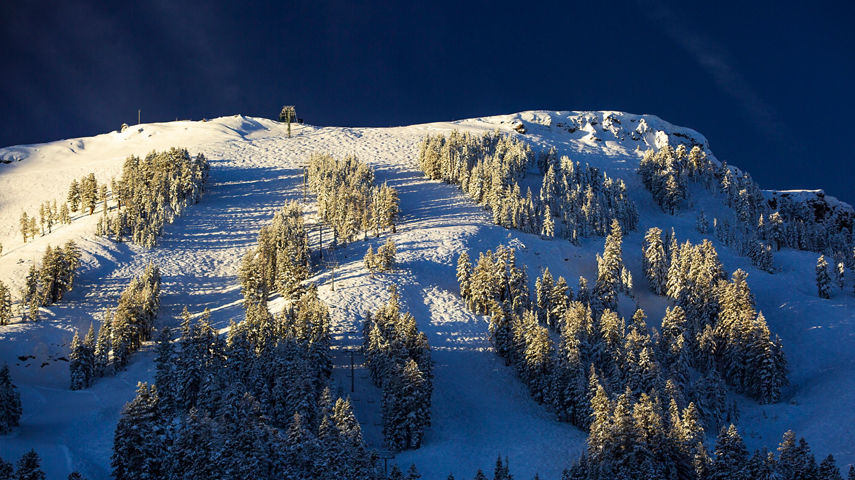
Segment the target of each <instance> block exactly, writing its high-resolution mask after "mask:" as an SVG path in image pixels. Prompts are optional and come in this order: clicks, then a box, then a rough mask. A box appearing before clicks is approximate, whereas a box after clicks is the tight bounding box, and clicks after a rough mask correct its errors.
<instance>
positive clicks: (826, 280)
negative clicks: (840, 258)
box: [816, 255, 831, 298]
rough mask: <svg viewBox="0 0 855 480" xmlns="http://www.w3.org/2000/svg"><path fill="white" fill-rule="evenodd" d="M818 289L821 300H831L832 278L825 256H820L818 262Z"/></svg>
mask: <svg viewBox="0 0 855 480" xmlns="http://www.w3.org/2000/svg"><path fill="white" fill-rule="evenodd" d="M816 289H817V292H818V295H819V298H831V276H830V275H829V274H828V262H826V261H825V255H820V256H819V259H817V261H816Z"/></svg>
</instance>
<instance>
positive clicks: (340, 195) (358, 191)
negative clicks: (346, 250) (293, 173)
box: [305, 154, 399, 244]
mask: <svg viewBox="0 0 855 480" xmlns="http://www.w3.org/2000/svg"><path fill="white" fill-rule="evenodd" d="M305 181H306V182H307V183H308V188H309V189H311V191H312V192H313V193H314V194H315V195H316V196H317V199H318V214H319V215H320V216H321V218H322V219H323V220H324V221H325V222H326V223H327V224H329V225H330V226H331V227H332V230H333V244H336V243H338V242H351V241H353V240H354V238H355V237H356V236H357V235H358V234H359V233H360V232H364V234H365V235H368V232H369V231H370V230H373V232H374V235H375V236H376V235H379V234H380V232H381V231H385V230H386V229H389V228H391V230H392V232H394V231H395V224H396V222H397V219H398V214H399V206H398V204H399V201H398V191H397V190H395V189H394V188H392V187H389V186H388V185H386V183H383V185H379V186H378V185H375V180H374V172H373V171H372V170H371V167H369V166H368V165H367V164H365V163H364V162H361V161H360V160H359V159H358V158H356V156H354V155H349V156H347V157H345V158H344V160H338V159H336V158H334V157H332V156H331V155H326V154H313V155H312V156H311V158H310V159H309V164H308V166H307V168H306V179H305Z"/></svg>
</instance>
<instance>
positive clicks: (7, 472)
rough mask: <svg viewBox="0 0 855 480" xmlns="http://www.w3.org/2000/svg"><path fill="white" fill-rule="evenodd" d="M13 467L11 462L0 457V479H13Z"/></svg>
mask: <svg viewBox="0 0 855 480" xmlns="http://www.w3.org/2000/svg"><path fill="white" fill-rule="evenodd" d="M14 474H15V468H14V467H13V466H12V464H11V463H9V462H7V461H5V460H3V459H2V458H0V480H13V478H14Z"/></svg>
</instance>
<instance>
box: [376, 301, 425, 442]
mask: <svg viewBox="0 0 855 480" xmlns="http://www.w3.org/2000/svg"><path fill="white" fill-rule="evenodd" d="M391 293H392V298H391V299H390V300H389V302H388V303H386V304H384V305H383V306H381V307H380V309H379V310H377V312H376V313H375V314H374V315H370V314H369V315H367V316H366V319H365V323H364V324H363V327H362V329H363V347H362V348H363V351H364V352H365V360H366V363H367V365H368V369H369V371H370V372H371V379H372V381H373V382H374V384H375V385H376V386H378V387H380V388H382V390H383V437H384V439H385V442H386V445H387V446H388V447H389V448H390V449H391V450H393V451H400V450H405V449H409V448H419V447H420V446H421V442H422V438H423V437H424V432H425V429H426V428H427V427H428V426H430V418H431V413H430V408H431V395H432V391H433V387H432V383H433V382H432V378H433V374H432V365H431V357H430V346H429V345H428V341H427V337H426V336H425V334H424V333H422V332H420V331H419V330H418V328H417V326H416V319H415V318H413V316H412V315H410V314H409V313H403V314H402V313H401V311H400V304H399V297H398V293H397V290H396V289H395V287H394V286H393V287H392V288H391Z"/></svg>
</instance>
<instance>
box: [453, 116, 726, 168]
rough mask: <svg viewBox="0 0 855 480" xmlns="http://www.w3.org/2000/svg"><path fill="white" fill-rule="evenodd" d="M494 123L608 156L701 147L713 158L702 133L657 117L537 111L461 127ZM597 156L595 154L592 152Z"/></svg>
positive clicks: (483, 119) (464, 122) (490, 118)
mask: <svg viewBox="0 0 855 480" xmlns="http://www.w3.org/2000/svg"><path fill="white" fill-rule="evenodd" d="M478 122H484V123H493V124H496V126H497V127H499V126H504V125H513V124H522V125H523V126H524V127H525V129H526V132H527V133H528V134H530V135H533V136H540V137H551V138H561V140H563V141H565V142H572V143H578V144H582V145H585V146H587V147H589V148H590V147H594V149H599V150H601V153H603V154H606V155H625V154H628V153H629V154H632V153H635V152H643V151H644V150H647V149H651V148H652V149H654V150H659V149H660V148H663V147H664V146H666V145H670V146H671V147H673V148H676V147H677V146H679V145H685V146H686V147H687V148H689V149H691V147H693V146H695V145H697V146H700V147H701V148H702V149H703V150H704V153H706V154H707V156H708V157H710V156H712V151H711V150H710V148H709V142H708V141H707V139H706V138H705V137H704V136H703V135H701V134H700V133H698V132H696V131H694V130H692V129H690V128H685V127H679V126H676V125H672V124H671V123H668V122H666V121H664V120H662V119H661V118H659V117H657V116H656V115H637V114H632V113H625V112H615V111H598V112H585V111H546V110H533V111H527V112H520V113H516V114H511V115H499V116H494V117H483V118H480V119H472V120H463V121H461V122H460V123H461V124H464V125H467V124H472V123H478ZM591 153H594V152H591Z"/></svg>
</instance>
